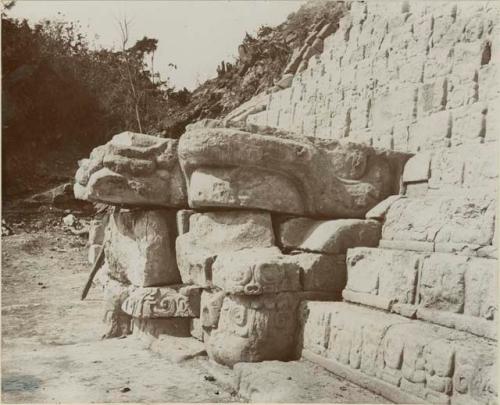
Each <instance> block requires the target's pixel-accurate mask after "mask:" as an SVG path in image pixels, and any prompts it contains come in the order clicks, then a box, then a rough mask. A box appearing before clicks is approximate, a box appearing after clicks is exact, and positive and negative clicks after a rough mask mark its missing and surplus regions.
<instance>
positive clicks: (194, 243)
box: [176, 211, 274, 287]
mask: <svg viewBox="0 0 500 405" xmlns="http://www.w3.org/2000/svg"><path fill="white" fill-rule="evenodd" d="M273 245H274V233H273V230H272V222H271V216H270V214H268V213H262V212H255V211H253V212H252V211H222V212H210V213H203V214H202V213H197V214H193V215H191V216H190V218H189V232H187V233H185V234H183V235H180V236H179V237H178V238H177V240H176V254H177V264H178V266H179V270H180V272H181V276H182V281H183V282H184V283H186V284H196V285H199V286H201V287H210V286H212V264H213V262H214V260H215V258H216V257H217V255H218V254H219V253H222V252H234V251H238V250H241V249H246V248H269V247H272V246H273Z"/></svg>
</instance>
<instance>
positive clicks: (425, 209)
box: [382, 193, 496, 245]
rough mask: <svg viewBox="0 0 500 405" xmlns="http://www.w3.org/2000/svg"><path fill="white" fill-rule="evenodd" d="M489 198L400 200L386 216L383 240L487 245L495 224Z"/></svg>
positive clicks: (491, 202) (492, 202) (492, 207)
mask: <svg viewBox="0 0 500 405" xmlns="http://www.w3.org/2000/svg"><path fill="white" fill-rule="evenodd" d="M495 206H496V204H495V198H494V196H493V193H490V195H477V196H472V195H471V196H461V197H442V196H439V197H436V196H435V197H425V198H403V199H400V200H398V201H395V202H394V203H393V204H392V205H391V207H390V208H389V210H388V212H387V213H386V217H385V223H384V226H383V228H382V238H383V239H386V240H399V241H421V242H435V243H467V244H476V245H489V244H490V243H491V241H492V238H493V230H494V224H495Z"/></svg>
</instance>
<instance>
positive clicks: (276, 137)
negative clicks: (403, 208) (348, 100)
mask: <svg viewBox="0 0 500 405" xmlns="http://www.w3.org/2000/svg"><path fill="white" fill-rule="evenodd" d="M251 130H255V128H252V129H251ZM408 157H409V155H405V154H401V153H397V152H392V151H381V150H377V149H373V148H371V147H368V146H363V145H358V144H353V143H346V142H340V141H333V140H332V141H330V140H323V139H318V138H308V137H300V138H298V137H294V136H293V135H291V134H283V133H278V132H276V131H275V132H274V133H272V134H262V135H261V134H258V133H251V132H247V131H244V130H238V129H233V128H200V127H197V128H193V129H192V130H188V131H187V132H186V133H185V134H184V135H183V136H182V138H181V140H180V143H179V160H180V162H181V165H182V168H183V170H184V173H185V174H186V177H187V180H188V198H189V204H190V206H191V207H194V208H198V207H215V206H217V207H236V208H258V209H265V210H269V211H276V212H282V213H290V214H296V215H307V216H327V217H333V218H335V217H337V218H339V217H340V218H342V217H344V218H346V217H351V218H362V217H363V216H364V214H365V213H366V212H367V211H368V210H369V209H371V208H372V207H374V206H375V205H376V204H377V203H378V202H380V201H382V200H383V199H384V198H386V197H388V196H389V195H391V194H395V193H396V192H397V189H398V184H399V177H400V174H401V171H402V165H403V164H404V162H405V161H406V160H407V159H408Z"/></svg>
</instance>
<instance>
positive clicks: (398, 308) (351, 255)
mask: <svg viewBox="0 0 500 405" xmlns="http://www.w3.org/2000/svg"><path fill="white" fill-rule="evenodd" d="M497 267H498V261H497V260H495V259H486V258H478V257H467V256H463V255H454V254H445V253H417V252H411V251H402V250H386V249H373V248H356V249H350V250H349V251H348V255H347V269H348V281H347V286H346V288H345V290H344V291H343V293H342V295H343V297H344V299H345V300H347V301H350V302H355V303H359V304H363V305H367V306H372V307H376V308H380V309H384V310H387V311H392V312H397V313H399V314H401V315H404V316H407V317H415V316H416V317H417V318H420V319H424V320H426V321H430V322H433V323H437V324H441V325H444V326H447V327H449V328H455V329H458V330H463V331H467V332H470V333H473V334H476V335H478V336H484V337H487V338H490V339H496V332H495V326H496V325H495V322H493V321H494V320H495V319H496V316H497V315H496V314H497V311H498V306H497V304H496V301H495V300H496V298H495V297H496V296H497V294H498V292H497V283H496V281H497V277H498V268H497Z"/></svg>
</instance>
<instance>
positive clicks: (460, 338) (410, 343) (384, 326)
mask: <svg viewBox="0 0 500 405" xmlns="http://www.w3.org/2000/svg"><path fill="white" fill-rule="evenodd" d="M300 313H301V316H300V321H299V322H300V328H301V330H302V332H303V336H304V340H303V344H302V356H303V357H304V358H306V359H308V360H312V361H315V362H318V363H320V364H322V365H323V366H325V367H326V368H328V369H329V370H331V371H333V372H335V373H338V374H339V375H341V376H347V377H348V378H349V379H350V380H352V381H354V382H357V383H358V384H361V385H363V386H365V387H367V388H370V389H372V390H374V391H376V392H379V393H381V394H382V395H384V396H385V397H386V398H388V399H392V400H393V401H396V402H404V403H421V402H426V403H443V404H449V403H450V401H451V403H459V404H465V403H474V404H476V403H477V404H479V403H490V402H489V401H492V400H493V398H495V396H496V392H497V390H496V387H494V386H493V384H492V382H493V378H494V377H495V374H494V367H495V365H494V363H495V360H494V355H493V352H494V351H495V345H493V344H491V343H490V342H488V341H487V340H485V339H481V338H478V337H474V336H472V335H470V334H467V333H463V332H458V331H455V330H452V329H449V328H444V327H441V326H437V325H432V324H429V323H425V322H421V321H416V320H409V319H406V318H403V317H401V316H397V315H392V314H388V313H383V312H379V311H373V310H371V309H369V308H362V307H359V306H355V305H350V304H347V303H340V302H330V303H325V302H305V303H303V304H302V305H301V312H300ZM488 356H490V357H488ZM466 400H469V401H470V402H465V401H466ZM455 401H457V402H455ZM491 403H494V402H491Z"/></svg>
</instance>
